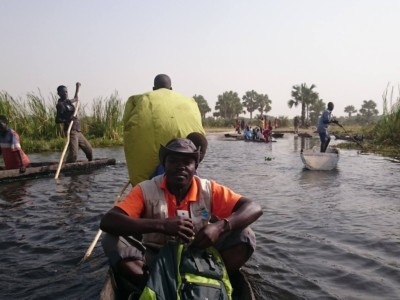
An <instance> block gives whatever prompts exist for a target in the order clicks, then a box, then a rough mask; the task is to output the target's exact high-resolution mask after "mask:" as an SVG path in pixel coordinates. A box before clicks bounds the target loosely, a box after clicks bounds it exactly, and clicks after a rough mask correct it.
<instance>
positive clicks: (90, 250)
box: [79, 181, 131, 264]
mask: <svg viewBox="0 0 400 300" xmlns="http://www.w3.org/2000/svg"><path fill="white" fill-rule="evenodd" d="M130 183H131V182H130V181H128V182H127V183H125V185H124V186H123V188H122V189H121V190H120V191H119V193H118V195H117V197H116V198H115V200H114V205H115V204H117V203H118V201H119V198H121V196H122V194H123V193H124V192H125V190H126V188H127V187H128V186H129V184H130ZM101 233H102V231H101V229H99V230H98V231H97V233H96V236H95V237H94V239H93V242H92V243H91V244H90V246H89V248H88V249H87V251H86V253H85V255H84V256H83V258H82V259H81V260H80V262H79V264H81V263H83V262H84V261H85V260H86V259H88V257H89V256H90V254H92V251H93V249H94V247H95V246H96V244H97V242H98V240H99V238H100V236H101Z"/></svg>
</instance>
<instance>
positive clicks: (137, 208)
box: [115, 185, 144, 218]
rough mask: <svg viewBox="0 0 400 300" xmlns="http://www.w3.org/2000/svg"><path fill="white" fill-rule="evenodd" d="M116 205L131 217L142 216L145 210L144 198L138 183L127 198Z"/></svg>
mask: <svg viewBox="0 0 400 300" xmlns="http://www.w3.org/2000/svg"><path fill="white" fill-rule="evenodd" d="M115 206H116V207H119V208H120V209H122V210H123V211H124V212H126V213H127V214H128V216H130V217H133V218H140V216H141V214H142V212H143V211H144V199H143V193H142V189H141V188H140V187H139V186H138V185H136V186H135V187H133V188H132V189H131V191H130V192H129V193H128V194H127V195H126V196H125V199H124V200H123V201H122V202H120V203H118V204H117V205H115Z"/></svg>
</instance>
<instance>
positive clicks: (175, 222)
mask: <svg viewBox="0 0 400 300" xmlns="http://www.w3.org/2000/svg"><path fill="white" fill-rule="evenodd" d="M164 233H166V234H170V235H175V236H178V237H180V238H181V239H182V240H183V241H184V242H189V241H191V238H192V236H194V226H193V223H192V221H191V220H190V219H188V218H181V217H175V218H168V219H165V224H164Z"/></svg>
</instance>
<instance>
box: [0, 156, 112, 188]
mask: <svg viewBox="0 0 400 300" xmlns="http://www.w3.org/2000/svg"><path fill="white" fill-rule="evenodd" d="M108 165H115V159H114V158H97V159H94V160H92V161H87V160H85V161H77V162H74V163H68V164H67V163H64V165H63V166H62V167H61V171H60V173H63V174H75V173H85V172H88V171H90V170H94V169H98V168H101V167H104V166H108ZM57 169H58V162H41V163H31V166H30V167H27V168H26V171H25V173H20V172H19V169H12V170H0V183H3V182H10V181H16V180H26V179H34V178H37V177H42V176H49V175H52V174H55V173H56V172H57Z"/></svg>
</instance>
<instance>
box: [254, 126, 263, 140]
mask: <svg viewBox="0 0 400 300" xmlns="http://www.w3.org/2000/svg"><path fill="white" fill-rule="evenodd" d="M256 132H257V135H256V139H257V140H259V141H265V137H264V135H263V134H262V132H261V130H260V128H257V129H256Z"/></svg>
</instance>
